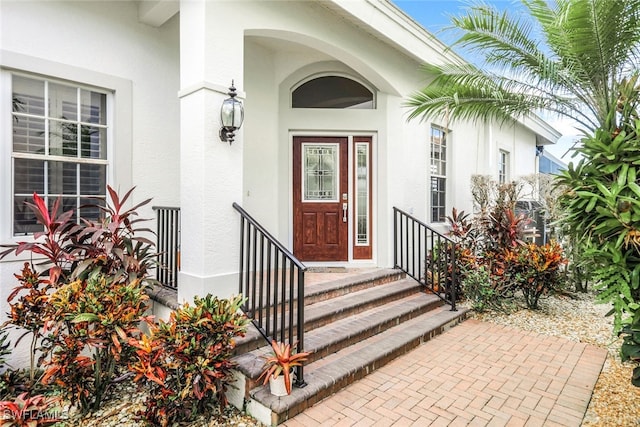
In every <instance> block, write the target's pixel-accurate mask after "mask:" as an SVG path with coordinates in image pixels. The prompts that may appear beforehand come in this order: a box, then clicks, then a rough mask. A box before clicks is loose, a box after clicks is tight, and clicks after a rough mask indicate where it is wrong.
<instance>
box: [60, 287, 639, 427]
mask: <svg viewBox="0 0 640 427" xmlns="http://www.w3.org/2000/svg"><path fill="white" fill-rule="evenodd" d="M516 304H518V303H517V302H516ZM608 311H609V308H608V306H604V305H600V304H596V303H595V302H594V299H593V295H592V294H576V295H571V296H553V297H549V298H546V299H543V300H541V301H540V309H539V310H536V311H532V310H527V309H525V308H524V302H522V303H520V304H518V305H516V309H515V310H514V311H512V312H510V313H509V314H505V313H499V312H485V313H474V314H473V317H475V318H477V319H479V320H482V321H486V322H492V323H497V324H500V325H504V326H510V327H515V328H519V329H523V330H527V331H533V332H537V333H541V334H546V335H552V336H559V337H564V338H566V339H569V340H572V341H577V342H584V343H588V344H592V345H595V346H598V347H601V348H604V349H607V350H608V357H607V361H606V363H605V365H604V367H603V370H602V372H601V374H600V376H599V378H598V382H597V383H596V387H595V390H594V392H593V396H592V399H591V402H590V404H589V408H588V409H587V413H586V415H585V418H584V421H583V423H582V426H583V427H611V426H633V425H639V424H640V389H639V388H636V387H634V386H633V385H632V384H631V381H630V378H631V373H632V370H633V365H632V364H628V363H625V364H623V363H621V362H620V356H619V351H620V345H621V340H619V339H616V338H615V337H614V336H613V319H612V318H611V317H606V316H605V314H606V313H607V312H608ZM143 400H144V393H143V392H140V391H139V390H137V389H136V388H135V387H134V386H132V385H126V386H121V388H120V390H119V392H118V393H117V395H116V396H115V398H113V399H111V400H109V401H108V402H106V403H105V405H104V406H103V408H102V409H101V410H100V411H98V412H97V413H95V414H92V415H91V416H90V417H86V418H80V417H79V416H77V415H76V416H74V417H71V418H70V419H68V420H66V421H65V422H64V423H61V425H63V426H65V427H67V426H68V427H70V426H83V427H98V426H100V427H104V426H106V427H116V426H117V427H138V426H143V425H144V423H143V422H142V421H141V420H140V418H139V416H137V415H136V413H137V412H138V411H140V410H142V408H143V406H142V402H143ZM188 425H189V426H191V427H209V426H238V427H261V426H263V425H262V424H261V423H259V422H258V421H256V420H254V419H253V418H251V417H249V416H247V415H246V414H243V413H241V412H240V411H238V410H237V409H235V408H233V407H232V406H228V407H227V408H226V409H225V410H223V411H218V412H217V413H215V414H213V416H211V417H210V418H208V419H204V418H202V419H199V420H198V421H196V422H193V423H191V424H188Z"/></svg>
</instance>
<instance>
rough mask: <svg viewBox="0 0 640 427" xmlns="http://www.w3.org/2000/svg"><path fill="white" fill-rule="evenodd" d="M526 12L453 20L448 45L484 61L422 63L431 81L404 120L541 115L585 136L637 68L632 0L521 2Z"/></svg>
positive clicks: (636, 9)
mask: <svg viewBox="0 0 640 427" xmlns="http://www.w3.org/2000/svg"><path fill="white" fill-rule="evenodd" d="M521 1H522V3H523V4H524V6H525V8H524V9H523V11H524V12H526V14H520V15H517V14H515V13H512V11H510V10H508V11H500V10H498V9H497V8H495V7H494V6H491V5H487V4H483V3H478V4H476V5H472V6H471V7H470V8H469V9H468V10H467V14H466V15H464V16H459V17H453V18H452V24H453V28H455V29H456V30H458V31H461V32H462V35H461V36H460V37H459V39H458V40H457V41H456V42H455V43H454V46H457V47H461V48H462V49H464V50H465V51H466V52H469V53H471V54H479V55H481V56H482V58H483V59H484V63H483V64H482V65H481V66H482V69H477V68H475V67H472V66H454V65H443V66H426V67H425V73H427V75H428V76H429V77H430V78H432V79H431V81H430V83H429V84H428V85H427V87H426V88H424V89H422V90H421V91H419V92H416V93H414V94H413V95H411V96H410V97H409V100H408V101H407V102H406V104H405V105H406V106H407V107H409V108H410V114H409V118H410V119H413V118H417V117H420V118H426V117H427V116H431V115H442V114H445V112H446V113H447V114H448V115H449V118H450V119H452V120H455V119H474V120H477V119H488V118H493V119H499V120H507V119H508V118H513V116H520V115H526V114H531V113H536V112H539V111H541V110H547V111H549V112H552V113H555V114H558V115H560V116H564V117H570V118H571V119H574V120H576V121H577V122H578V123H579V124H580V125H581V126H583V127H584V129H583V130H585V131H589V132H592V131H593V130H594V129H596V128H597V127H598V126H600V125H602V124H603V123H605V121H606V117H607V116H608V113H609V110H610V109H611V106H612V105H615V99H616V97H617V89H616V88H617V83H619V82H620V81H621V80H622V78H623V77H624V76H625V75H626V74H628V73H629V71H630V70H633V69H637V68H638V62H639V61H638V58H639V55H638V53H639V51H638V49H639V46H640V0H624V1H617V0H580V1H576V0H555V1H553V2H548V1H546V0H521Z"/></svg>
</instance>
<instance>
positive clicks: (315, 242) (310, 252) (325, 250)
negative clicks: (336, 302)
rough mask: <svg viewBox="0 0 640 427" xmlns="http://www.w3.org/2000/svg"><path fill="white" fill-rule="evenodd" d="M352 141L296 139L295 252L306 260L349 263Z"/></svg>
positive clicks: (327, 138)
mask: <svg viewBox="0 0 640 427" xmlns="http://www.w3.org/2000/svg"><path fill="white" fill-rule="evenodd" d="M348 148H349V147H348V139H347V138H346V137H344V138H341V137H307V136H304V137H303V136H298V137H294V138H293V233H294V238H293V253H294V255H295V256H296V257H298V258H299V259H300V260H302V261H347V260H348V255H349V250H348V249H349V236H348V233H349V227H348V225H349V222H348V218H349V216H348V209H349V200H348Z"/></svg>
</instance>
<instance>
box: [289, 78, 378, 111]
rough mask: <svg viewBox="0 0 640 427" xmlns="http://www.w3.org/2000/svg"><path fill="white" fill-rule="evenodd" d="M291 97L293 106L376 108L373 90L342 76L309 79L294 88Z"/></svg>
mask: <svg viewBox="0 0 640 427" xmlns="http://www.w3.org/2000/svg"><path fill="white" fill-rule="evenodd" d="M291 98H292V99H291V101H292V102H291V106H292V107H293V108H337V109H343V108H357V109H373V108H375V107H374V102H373V92H371V90H369V89H368V88H366V87H365V86H363V85H362V84H360V83H358V82H356V81H355V80H351V79H349V78H346V77H340V76H323V77H317V78H315V79H312V80H309V81H307V82H305V83H303V84H301V85H300V86H298V87H297V88H296V89H294V91H293V93H292V97H291Z"/></svg>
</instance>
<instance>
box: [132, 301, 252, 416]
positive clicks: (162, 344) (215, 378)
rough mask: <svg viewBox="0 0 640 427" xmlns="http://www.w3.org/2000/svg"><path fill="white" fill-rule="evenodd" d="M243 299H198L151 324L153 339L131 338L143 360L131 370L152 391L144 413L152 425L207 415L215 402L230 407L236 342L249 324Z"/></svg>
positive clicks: (140, 358) (148, 337) (139, 359)
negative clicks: (226, 393)
mask: <svg viewBox="0 0 640 427" xmlns="http://www.w3.org/2000/svg"><path fill="white" fill-rule="evenodd" d="M243 300H244V299H243V298H242V297H239V296H238V297H235V298H232V299H229V300H226V299H218V298H217V297H214V296H211V295H207V296H206V297H204V298H198V297H195V298H194V304H193V305H190V304H185V305H184V306H182V307H180V308H178V309H177V310H175V311H174V312H172V313H171V315H170V318H169V320H168V321H167V322H164V321H160V322H159V323H157V324H153V323H151V324H150V325H149V329H150V334H149V335H144V336H143V337H142V338H141V339H138V340H136V339H132V340H130V344H131V345H132V346H133V347H135V349H136V355H137V359H136V361H135V362H133V363H131V364H130V366H129V369H130V370H131V371H133V372H134V373H135V374H136V376H135V378H134V380H135V381H140V380H143V381H144V383H145V385H146V386H147V389H148V390H149V392H150V395H149V398H148V400H147V402H146V405H145V406H146V411H145V413H144V416H145V417H146V419H147V420H148V421H149V422H151V423H152V424H154V425H162V426H165V425H170V424H172V423H174V422H180V421H187V420H192V419H194V418H195V417H196V416H197V415H199V414H203V413H207V412H208V411H209V409H210V407H211V405H212V404H213V403H216V402H217V403H219V404H220V405H222V406H224V405H226V403H227V401H226V397H225V394H224V393H225V391H226V389H227V387H228V386H229V384H230V383H231V381H232V372H231V370H232V368H233V367H234V364H233V363H232V362H231V357H232V352H233V349H234V347H235V341H234V338H235V337H238V336H243V335H244V333H245V330H246V326H247V324H248V320H247V318H246V316H245V315H244V314H242V313H241V312H240V306H241V305H242V302H243Z"/></svg>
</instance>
